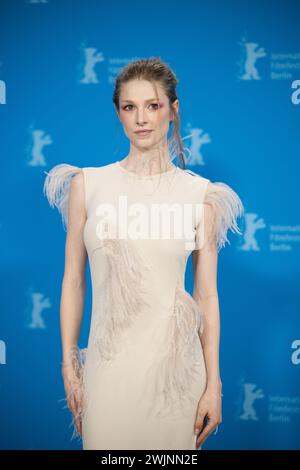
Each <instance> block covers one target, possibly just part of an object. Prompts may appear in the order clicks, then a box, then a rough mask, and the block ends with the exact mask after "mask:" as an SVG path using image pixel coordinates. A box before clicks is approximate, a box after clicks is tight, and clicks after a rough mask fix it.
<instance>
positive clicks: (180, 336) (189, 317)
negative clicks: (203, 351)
mask: <svg viewBox="0 0 300 470" xmlns="http://www.w3.org/2000/svg"><path fill="white" fill-rule="evenodd" d="M203 330H204V315H203V313H202V311H201V310H200V307H199V305H198V304H197V302H196V301H195V300H194V298H193V297H192V296H191V295H190V294H189V293H188V292H187V291H186V290H185V289H184V288H181V287H179V286H177V287H176V291H175V301H174V308H173V315H172V316H171V325H170V338H169V343H168V345H167V352H166V355H165V356H164V357H163V359H162V360H161V361H159V363H158V364H156V372H155V374H156V377H155V402H156V405H157V406H158V407H159V409H158V408H157V411H158V415H159V416H162V415H164V414H165V413H174V412H176V411H178V408H179V406H180V405H182V406H183V407H184V405H185V404H188V405H190V404H193V403H195V400H197V398H198V399H199V398H200V397H195V395H194V394H193V392H192V388H193V384H194V381H195V380H197V377H198V378H199V374H201V364H200V360H201V358H200V357H199V350H200V348H201V347H202V345H201V343H200V336H201V335H202V333H203ZM199 343H200V344H199ZM199 367H200V368H199ZM156 405H154V407H153V408H154V409H155V408H156ZM152 411H153V409H152Z"/></svg>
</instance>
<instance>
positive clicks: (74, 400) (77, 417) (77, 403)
mask: <svg viewBox="0 0 300 470" xmlns="http://www.w3.org/2000/svg"><path fill="white" fill-rule="evenodd" d="M67 403H68V407H69V410H70V411H71V413H72V415H73V423H74V425H75V427H76V430H77V432H78V433H79V435H80V437H81V436H82V419H81V415H82V409H81V395H80V392H77V391H74V390H72V391H70V392H69V394H68V396H67Z"/></svg>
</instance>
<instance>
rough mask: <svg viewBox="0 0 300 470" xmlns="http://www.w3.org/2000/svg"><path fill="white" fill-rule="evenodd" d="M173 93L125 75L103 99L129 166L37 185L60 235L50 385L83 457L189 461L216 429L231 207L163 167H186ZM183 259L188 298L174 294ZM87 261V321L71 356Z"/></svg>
mask: <svg viewBox="0 0 300 470" xmlns="http://www.w3.org/2000/svg"><path fill="white" fill-rule="evenodd" d="M177 83H178V81H177V79H176V76H175V74H174V73H173V72H172V70H171V69H170V68H169V67H168V65H167V64H165V63H163V62H162V61H161V60H160V59H159V58H150V59H144V60H139V61H135V62H132V63H130V64H128V65H127V66H126V67H124V69H123V70H122V71H121V73H120V75H119V76H118V78H117V80H116V83H115V90H114V96H113V102H114V105H115V109H116V112H117V116H118V118H119V119H120V121H121V123H122V125H123V128H124V132H125V134H126V136H127V137H128V139H129V141H130V151H129V154H128V156H127V157H126V158H124V159H123V160H122V161H116V162H114V163H111V164H108V165H104V166H101V167H85V168H79V167H76V166H74V165H68V164H65V163H63V164H60V165H56V166H55V167H54V168H52V170H51V171H50V172H49V173H47V177H46V180H45V185H44V191H45V194H46V195H47V198H48V200H49V202H50V204H51V205H52V206H54V205H55V206H56V207H57V208H58V209H59V211H60V212H61V214H62V216H63V221H64V224H65V226H66V227H67V238H66V257H65V272H64V277H63V283H62V293H61V307H60V312H61V333H62V347H63V363H62V375H63V379H64V386H65V391H66V397H67V404H68V406H69V408H70V410H71V412H72V419H73V424H74V431H75V434H76V435H77V436H79V437H81V438H82V441H83V448H84V449H110V450H112V449H195V448H201V446H202V444H203V442H204V441H205V440H206V439H207V437H208V436H209V435H210V434H211V433H212V432H213V431H216V430H217V427H218V425H219V424H220V423H221V421H222V418H221V416H222V412H221V396H222V393H221V389H222V384H221V378H220V371H219V333H220V324H219V304H218V292H217V285H216V279H217V256H218V252H219V250H220V248H221V247H222V246H224V245H225V243H226V241H227V242H228V239H227V236H226V234H227V231H228V229H229V228H230V229H231V230H232V231H234V232H236V233H239V234H240V233H241V232H240V229H239V227H238V226H237V223H236V219H237V217H239V216H241V215H242V212H243V205H242V202H241V200H240V199H239V197H238V195H237V194H236V193H235V192H234V191H233V190H232V189H231V188H230V187H229V186H227V185H226V184H225V183H212V182H211V181H210V180H209V179H207V178H204V177H202V176H200V175H197V174H196V173H193V172H192V171H188V170H186V169H185V168H183V169H182V168H179V166H177V165H175V164H173V163H172V160H173V159H174V157H175V156H178V155H179V156H180V158H181V161H182V163H183V167H184V166H185V159H184V152H183V146H182V142H181V139H180V134H179V113H178V110H179V101H178V98H177V95H176V85H177ZM171 123H173V124H174V128H173V133H172V137H171V141H170V142H171V145H170V146H169V142H168V140H167V134H168V131H169V128H170V124H171ZM140 131H143V132H140ZM145 131H146V132H145ZM166 205H167V208H168V209H169V208H171V212H172V214H174V213H175V220H176V223H175V225H176V229H177V232H176V233H177V236H170V229H171V227H172V222H171V221H170V219H171V217H170V212H169V213H167V212H166V211H165V207H166ZM182 213H183V215H184V217H179V216H182ZM133 216H134V217H135V219H134V220H131V219H132V217H133ZM160 220H162V228H163V229H164V233H163V235H162V234H161V232H160V231H159V229H160V227H159V223H160ZM172 220H173V219H172ZM183 228H184V229H185V230H183V231H184V233H183V234H182V230H181V236H178V229H183ZM149 229H150V230H149ZM120 232H122V234H120ZM179 232H180V230H179ZM124 234H125V235H124ZM191 253H192V261H193V269H194V291H193V296H191V295H190V294H189V293H188V292H187V291H186V290H185V288H184V275H185V269H186V263H187V260H188V257H189V255H190V254H191ZM87 258H88V260H89V266H90V271H91V279H92V295H93V308H92V318H91V327H90V334H89V341H88V346H87V348H86V349H80V348H79V347H78V338H79V333H80V328H81V320H82V314H83V307H84V299H85V267H86V261H87Z"/></svg>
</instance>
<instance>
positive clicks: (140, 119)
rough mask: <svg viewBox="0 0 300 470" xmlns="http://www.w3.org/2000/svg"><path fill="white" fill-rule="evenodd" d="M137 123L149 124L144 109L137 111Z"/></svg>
mask: <svg viewBox="0 0 300 470" xmlns="http://www.w3.org/2000/svg"><path fill="white" fill-rule="evenodd" d="M136 123H137V124H138V125H142V124H147V119H146V115H145V112H144V110H143V109H141V110H138V111H137V115H136Z"/></svg>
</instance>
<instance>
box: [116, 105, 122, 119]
mask: <svg viewBox="0 0 300 470" xmlns="http://www.w3.org/2000/svg"><path fill="white" fill-rule="evenodd" d="M114 108H115V111H116V114H117V116H118V119H119V121H121V118H120V114H119V111H118V110H117V107H116V105H115V104H114Z"/></svg>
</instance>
